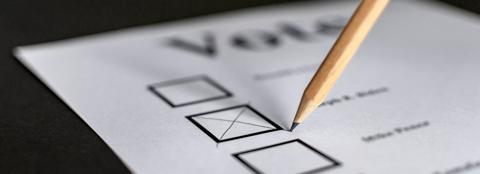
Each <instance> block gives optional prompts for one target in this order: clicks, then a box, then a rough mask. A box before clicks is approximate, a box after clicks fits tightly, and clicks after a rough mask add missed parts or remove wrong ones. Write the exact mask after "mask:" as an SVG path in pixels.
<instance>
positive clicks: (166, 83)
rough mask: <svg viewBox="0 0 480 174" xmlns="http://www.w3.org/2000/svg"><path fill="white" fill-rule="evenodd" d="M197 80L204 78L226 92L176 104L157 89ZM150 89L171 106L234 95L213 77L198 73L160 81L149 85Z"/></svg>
mask: <svg viewBox="0 0 480 174" xmlns="http://www.w3.org/2000/svg"><path fill="white" fill-rule="evenodd" d="M196 80H203V81H205V82H207V83H208V84H210V85H212V86H213V87H215V88H217V89H218V90H220V91H222V92H223V93H225V95H223V96H218V97H211V98H206V99H202V100H197V101H190V102H186V103H180V104H174V103H173V102H171V101H170V100H169V99H168V98H167V97H166V96H164V95H162V93H161V92H159V91H157V90H155V88H159V87H163V86H172V85H177V84H181V83H187V82H191V81H196ZM148 90H149V91H151V92H153V93H154V94H155V95H156V96H158V97H160V98H161V99H162V100H163V101H165V102H166V103H167V104H168V105H170V106H171V107H181V106H187V105H192V104H197V103H202V102H208V101H212V100H218V99H224V98H228V97H232V96H233V94H232V93H231V92H229V91H228V90H227V89H225V88H224V87H222V86H220V85H219V84H218V83H217V82H215V81H214V80H213V79H211V78H209V77H208V76H206V75H197V76H191V77H184V78H179V79H174V80H167V81H164V82H160V83H155V84H151V85H148Z"/></svg>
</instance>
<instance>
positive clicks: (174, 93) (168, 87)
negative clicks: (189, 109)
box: [148, 76, 232, 107]
mask: <svg viewBox="0 0 480 174" xmlns="http://www.w3.org/2000/svg"><path fill="white" fill-rule="evenodd" d="M148 89H149V90H150V91H152V92H153V93H154V94H155V95H157V96H158V97H159V98H161V99H162V100H163V101H165V102H166V103H167V104H168V105H170V106H172V107H180V106H186V105H191V104H197V103H202V102H207V101H212V100H218V99H223V98H227V97H231V96H232V94H231V93H230V92H229V91H228V90H226V89H225V88H224V87H222V86H220V85H219V84H218V83H216V82H215V81H213V80H212V79H210V78H208V77H207V76H195V77H188V78H182V79H176V80H169V81H165V82H160V83H156V84H153V85H149V86H148Z"/></svg>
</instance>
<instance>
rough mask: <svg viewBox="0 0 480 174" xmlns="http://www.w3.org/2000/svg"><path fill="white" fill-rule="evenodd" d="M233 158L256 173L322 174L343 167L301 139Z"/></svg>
mask: <svg viewBox="0 0 480 174" xmlns="http://www.w3.org/2000/svg"><path fill="white" fill-rule="evenodd" d="M233 156H234V157H235V158H236V159H238V160H239V161H240V162H241V163H243V164H244V165H245V166H246V167H248V168H249V169H250V170H252V171H253V172H254V173H275V174H281V173H320V172H323V171H326V170H329V169H332V168H335V167H339V166H340V165H341V164H340V162H338V161H336V160H334V159H333V158H331V157H329V156H327V155H326V154H324V153H322V152H320V151H318V150H316V149H315V148H313V147H312V146H310V145H308V144H307V143H305V142H303V141H301V140H299V139H295V140H291V141H286V142H282V143H278V144H274V145H270V146H265V147H260V148H256V149H252V150H248V151H244V152H239V153H236V154H233ZM265 159H269V160H265Z"/></svg>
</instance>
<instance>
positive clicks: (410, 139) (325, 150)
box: [15, 1, 480, 174]
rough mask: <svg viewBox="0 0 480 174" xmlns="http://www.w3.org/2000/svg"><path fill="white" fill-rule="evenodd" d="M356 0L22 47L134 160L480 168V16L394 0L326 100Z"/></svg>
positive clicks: (320, 167)
mask: <svg viewBox="0 0 480 174" xmlns="http://www.w3.org/2000/svg"><path fill="white" fill-rule="evenodd" d="M357 3H358V2H351V1H342V2H328V3H325V2H308V3H304V4H287V5H283V6H280V7H263V8H259V9H250V10H245V11H242V12H232V13H227V14H222V15H218V16H210V17H202V18H197V19H193V20H186V21H180V22H175V23H169V24H163V25H158V26H157V25H153V26H146V27H140V28H132V29H126V30H120V31H114V32H109V33H104V34H98V35H92V36H86V37H82V38H75V39H69V40H65V41H58V42H52V43H47V44H40V45H33V46H24V47H19V48H17V49H16V50H15V55H16V56H17V57H18V58H19V60H21V61H22V62H23V63H24V64H25V65H26V66H28V67H29V69H30V70H32V71H33V72H34V73H35V74H36V75H37V76H38V77H39V78H40V79H41V80H42V81H43V82H44V83H46V84H47V85H48V86H49V87H50V88H51V89H52V90H53V91H54V92H55V93H56V94H57V95H58V96H59V97H60V98H61V99H62V100H63V101H64V102H66V103H67V104H68V105H69V106H70V107H71V108H72V109H73V110H74V111H75V112H76V113H77V114H78V115H79V116H80V117H81V118H82V119H83V120H85V122H87V123H88V124H89V126H91V127H92V128H93V130H95V132H97V133H98V134H99V135H100V137H101V138H102V139H103V140H104V141H105V142H106V143H107V144H108V145H109V146H110V147H111V148H112V149H113V150H114V151H115V153H116V154H117V155H118V156H119V157H120V158H121V159H122V160H123V161H124V162H125V164H126V165H127V166H128V167H129V168H130V169H131V170H132V171H133V172H135V173H142V174H143V173H252V172H264V173H302V172H314V173H315V172H316V173H331V174H384V173H398V174H405V173H409V174H413V173H432V174H451V173H455V174H458V173H462V174H463V173H478V172H480V169H478V168H479V167H480V148H479V147H480V128H479V127H480V126H479V124H480V108H479V107H478V105H479V104H480V82H479V81H478V77H477V76H478V74H479V73H480V68H479V65H480V58H479V55H480V49H478V43H479V42H480V35H479V34H478V31H480V21H479V20H478V19H477V18H475V17H472V16H469V15H468V14H464V13H461V12H458V11H455V10H454V9H451V8H448V7H446V6H443V5H441V4H437V3H434V2H414V1H407V2H405V1H402V2H399V1H395V2H392V3H391V4H390V5H389V7H388V8H387V9H386V11H385V13H384V15H383V16H382V17H381V18H380V20H379V22H378V23H377V25H376V26H375V27H374V29H373V31H372V32H371V33H370V35H369V36H368V37H367V39H366V41H365V42H364V44H363V45H362V47H361V48H360V49H359V52H358V53H357V54H356V55H355V56H354V58H353V59H352V62H351V63H350V64H349V65H348V67H347V68H346V71H345V72H344V73H343V75H342V77H341V78H340V80H339V81H338V82H337V83H336V85H335V87H334V89H333V90H332V92H331V93H330V94H329V96H328V99H327V100H326V101H325V103H324V104H323V105H322V106H321V107H319V109H318V110H317V111H315V113H314V114H313V115H312V116H311V117H309V118H308V119H307V120H306V121H305V123H303V124H302V125H300V126H299V127H298V128H297V129H296V130H295V131H294V132H293V133H292V132H288V131H283V129H287V128H288V127H289V126H290V124H291V121H292V119H293V116H294V113H295V111H296V109H297V106H298V102H299V100H300V97H301V95H302V91H303V89H304V87H305V86H306V84H307V83H308V81H309V80H310V78H311V76H312V75H313V73H314V71H315V69H316V68H317V67H318V65H319V64H320V62H321V61H322V59H323V58H324V57H325V55H326V53H327V52H328V50H329V48H330V47H331V46H332V44H333V42H334V41H335V39H336V37H337V36H338V34H339V33H338V32H339V31H340V29H341V27H342V26H343V24H344V23H345V22H346V21H345V20H346V19H348V18H349V17H350V15H351V14H352V13H353V11H354V9H355V8H356V6H357Z"/></svg>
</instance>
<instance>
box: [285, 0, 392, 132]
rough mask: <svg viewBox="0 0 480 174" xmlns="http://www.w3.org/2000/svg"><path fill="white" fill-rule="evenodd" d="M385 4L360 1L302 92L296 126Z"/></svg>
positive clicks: (330, 83) (379, 0) (374, 0)
mask: <svg viewBox="0 0 480 174" xmlns="http://www.w3.org/2000/svg"><path fill="white" fill-rule="evenodd" d="M387 4H388V0H363V1H362V2H361V3H360V5H359V7H358V8H357V10H356V11H355V13H354V14H353V16H352V17H351V19H350V21H349V22H348V24H347V26H346V27H345V29H344V30H343V32H342V33H341V34H340V36H339V38H338V39H337V41H336V42H335V44H334V45H333V47H332V49H331V50H330V52H329V53H328V55H327V57H326V58H325V60H324V61H323V63H322V65H320V68H319V69H318V70H317V72H316V73H315V75H314V76H313V78H312V80H311V81H310V83H309V85H308V86H307V88H306V89H305V91H304V94H303V97H302V100H301V102H300V106H299V109H298V111H297V114H296V115H295V120H294V122H295V123H301V122H302V121H303V120H304V119H305V118H306V117H307V116H308V115H309V114H310V113H311V112H313V111H314V110H315V109H316V108H317V107H318V106H319V105H320V104H321V102H323V100H324V99H325V97H326V96H327V94H328V92H329V91H330V89H331V88H332V87H333V85H334V83H335V81H336V80H337V79H338V78H339V77H340V75H341V73H342V72H343V70H344V69H345V67H346V65H347V64H348V62H349V61H350V59H351V58H352V56H353V55H354V54H355V52H356V51H357V49H358V48H359V47H360V44H361V43H362V41H363V40H364V39H365V37H366V36H367V34H368V32H369V31H370V29H371V28H372V27H373V25H374V24H375V22H376V21H377V19H378V17H379V16H380V14H381V13H382V11H383V9H384V8H385V6H386V5H387Z"/></svg>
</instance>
